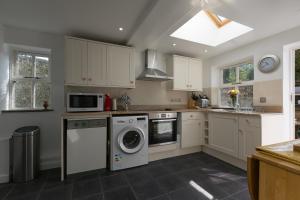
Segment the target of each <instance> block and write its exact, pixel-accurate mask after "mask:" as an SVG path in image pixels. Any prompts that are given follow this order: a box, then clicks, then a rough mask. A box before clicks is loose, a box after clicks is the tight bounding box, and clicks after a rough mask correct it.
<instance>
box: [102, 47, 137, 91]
mask: <svg viewBox="0 0 300 200" xmlns="http://www.w3.org/2000/svg"><path fill="white" fill-rule="evenodd" d="M107 71H108V85H110V86H113V87H128V88H132V87H134V85H135V73H134V65H133V50H132V49H130V48H127V47H119V46H108V47H107Z"/></svg>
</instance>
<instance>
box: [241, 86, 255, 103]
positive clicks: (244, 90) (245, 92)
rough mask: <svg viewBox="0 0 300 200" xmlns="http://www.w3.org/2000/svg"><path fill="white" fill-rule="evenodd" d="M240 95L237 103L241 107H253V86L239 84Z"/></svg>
mask: <svg viewBox="0 0 300 200" xmlns="http://www.w3.org/2000/svg"><path fill="white" fill-rule="evenodd" d="M239 90H240V96H239V103H240V107H241V108H251V107H253V86H252V85H246V86H239Z"/></svg>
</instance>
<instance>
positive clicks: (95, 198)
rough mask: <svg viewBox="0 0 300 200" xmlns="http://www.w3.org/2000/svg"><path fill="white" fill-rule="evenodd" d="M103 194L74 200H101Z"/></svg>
mask: <svg viewBox="0 0 300 200" xmlns="http://www.w3.org/2000/svg"><path fill="white" fill-rule="evenodd" d="M103 199H104V197H103V194H96V195H90V196H86V197H82V198H78V199H76V200H103Z"/></svg>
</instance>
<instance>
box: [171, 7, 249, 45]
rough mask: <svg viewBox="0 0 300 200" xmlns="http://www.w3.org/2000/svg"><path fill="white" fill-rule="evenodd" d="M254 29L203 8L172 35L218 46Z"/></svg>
mask: <svg viewBox="0 0 300 200" xmlns="http://www.w3.org/2000/svg"><path fill="white" fill-rule="evenodd" d="M252 30H253V29H252V28H250V27H248V26H245V25H243V24H240V23H238V22H235V21H231V20H229V19H227V18H225V17H222V16H219V15H216V14H214V13H212V12H210V11H204V10H201V11H200V12H198V13H197V14H196V15H195V16H194V17H192V18H191V19H190V20H189V21H187V22H186V23H185V24H183V25H182V26H181V27H179V28H178V29H177V30H176V31H175V32H174V33H172V34H171V35H170V36H172V37H176V38H179V39H183V40H188V41H192V42H196V43H200V44H205V45H208V46H218V45H220V44H223V43H225V42H227V41H229V40H232V39H234V38H237V37H239V36H241V35H243V34H245V33H247V32H249V31H252Z"/></svg>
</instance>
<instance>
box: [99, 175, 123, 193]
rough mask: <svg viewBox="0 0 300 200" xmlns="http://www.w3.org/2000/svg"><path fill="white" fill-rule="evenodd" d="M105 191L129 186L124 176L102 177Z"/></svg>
mask: <svg viewBox="0 0 300 200" xmlns="http://www.w3.org/2000/svg"><path fill="white" fill-rule="evenodd" d="M101 183H102V186H103V189H104V191H107V190H112V189H115V188H118V187H122V186H126V185H128V183H127V181H126V179H125V177H124V175H123V174H117V175H112V176H104V177H101Z"/></svg>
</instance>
